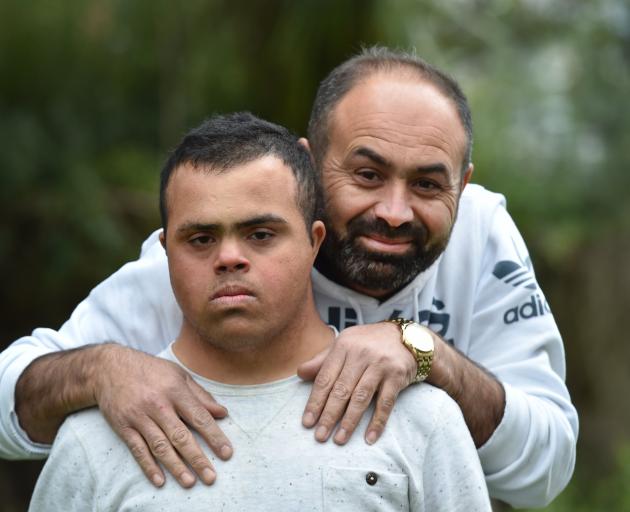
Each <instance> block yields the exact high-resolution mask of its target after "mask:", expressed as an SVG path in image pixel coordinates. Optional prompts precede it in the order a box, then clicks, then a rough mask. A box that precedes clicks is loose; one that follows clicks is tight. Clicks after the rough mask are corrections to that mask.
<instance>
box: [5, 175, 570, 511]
mask: <svg viewBox="0 0 630 512" xmlns="http://www.w3.org/2000/svg"><path fill="white" fill-rule="evenodd" d="M158 235H159V232H157V231H156V232H155V233H153V234H152V235H151V236H150V237H149V238H148V239H147V240H146V241H145V243H144V244H143V246H142V252H141V257H140V259H138V260H137V261H134V262H131V263H128V264H126V265H125V266H123V267H122V268H121V269H120V270H119V271H117V272H116V273H115V274H113V275H112V276H110V277H109V278H108V279H107V280H105V281H104V282H103V283H101V284H100V285H98V286H97V287H96V288H94V290H92V292H91V293H90V295H89V296H88V298H87V299H85V300H84V301H83V302H81V304H79V305H78V306H77V308H76V309H75V311H74V312H73V314H72V316H71V317H70V319H69V320H68V321H67V322H66V323H65V324H64V325H63V326H62V327H61V329H60V330H59V331H54V330H52V329H36V330H35V331H34V332H33V334H32V335H31V336H26V337H24V338H21V339H19V340H17V341H16V342H15V343H14V344H13V345H11V346H10V347H8V348H7V349H6V350H5V351H4V352H3V353H2V354H0V456H2V457H5V458H27V457H31V458H35V457H43V456H45V455H46V454H47V453H48V450H49V447H48V446H43V445H37V444H36V443H32V442H31V441H30V440H29V439H28V437H27V436H26V435H25V433H24V432H23V431H22V429H20V427H19V424H18V421H17V416H16V414H15V410H14V393H15V384H16V382H17V379H18V377H19V376H20V374H21V372H22V371H23V369H24V368H25V367H26V366H27V365H28V364H29V363H30V362H31V361H32V360H33V359H35V358H36V357H38V356H40V355H43V354H46V353H48V352H51V351H54V350H59V349H68V348H75V347H78V346H81V345H84V344H87V343H101V342H104V341H111V340H114V341H116V342H118V343H121V344H125V345H128V346H130V347H132V348H139V349H141V350H144V351H146V352H149V353H153V354H157V353H159V352H160V351H162V350H163V349H164V348H165V347H166V346H167V345H168V343H169V342H170V340H172V339H174V338H175V337H176V336H177V334H178V332H179V328H180V326H181V319H182V317H181V311H180V310H179V308H178V306H177V303H176V301H175V298H174V296H173V292H172V290H171V287H170V282H169V275H168V267H167V261H166V256H165V254H164V250H163V249H162V247H161V245H160V243H159V239H158ZM313 289H314V294H315V301H316V304H317V307H318V310H319V312H320V315H321V316H322V319H323V320H324V321H325V322H326V323H328V324H331V325H335V326H337V327H339V328H344V327H346V326H349V325H353V324H356V323H364V322H376V321H380V320H384V319H386V318H391V317H396V316H402V317H406V318H414V319H416V320H418V321H420V322H421V323H423V324H425V325H428V326H429V327H430V328H431V329H433V330H434V331H435V332H437V333H438V334H440V335H441V336H442V337H443V338H444V339H446V340H447V341H449V342H450V343H452V344H453V345H454V346H455V347H457V348H458V349H459V350H460V351H462V352H463V353H464V354H466V355H467V356H468V357H470V358H471V359H473V360H474V361H476V362H477V363H479V364H481V365H482V366H484V367H485V368H486V369H488V370H489V371H490V372H492V373H493V374H494V375H496V377H497V378H498V379H499V380H500V381H501V382H502V383H503V385H504V387H505V391H506V406H505V414H504V417H503V419H502V421H501V423H500V424H499V426H498V428H497V429H496V431H495V432H494V434H493V435H492V436H491V438H490V439H489V440H488V441H487V442H486V443H485V444H484V446H482V447H481V448H480V449H479V450H478V454H479V457H480V459H481V464H482V467H483V469H484V473H485V475H486V482H487V484H488V488H489V490H490V495H491V496H492V497H495V498H498V499H501V500H503V501H505V502H507V503H509V504H511V505H513V506H515V507H540V506H544V505H545V504H546V503H548V502H549V501H550V500H551V499H553V498H554V497H555V496H556V495H557V494H558V493H559V492H560V491H561V490H562V489H563V488H564V487H565V486H566V484H567V483H568V481H569V479H570V478H571V475H572V473H573V468H574V465H575V448H576V441H577V432H578V419H577V413H576V410H575V408H574V407H573V405H572V403H571V400H570V397H569V393H568V391H567V388H566V385H565V382H564V379H565V360H564V348H563V345H562V339H561V337H560V333H559V332H558V329H557V327H556V324H555V321H554V319H553V316H552V314H551V312H550V309H549V305H548V304H547V302H546V300H545V297H544V295H543V293H542V291H541V290H540V288H539V286H538V283H537V282H536V278H535V276H534V272H533V268H532V265H531V261H530V258H529V255H528V252H527V248H526V246H525V243H524V242H523V240H522V237H521V236H520V234H519V232H518V230H517V228H516V226H515V225H514V222H513V221H512V219H511V218H510V216H509V214H508V213H507V211H506V209H505V199H504V198H503V196H501V195H499V194H494V193H492V192H489V191H487V190H485V189H484V188H482V187H480V186H478V185H467V186H466V188H465V189H464V192H463V194H462V197H461V200H460V204H459V211H458V216H457V220H456V222H455V225H454V228H453V232H452V235H451V239H450V241H449V244H448V247H447V248H446V251H445V252H444V254H443V255H442V256H441V257H440V258H439V259H438V261H437V262H436V263H435V264H434V265H433V266H432V267H431V268H430V269H428V270H427V271H426V272H423V273H422V274H420V275H418V277H417V278H416V279H415V280H414V281H413V282H412V283H410V284H409V285H408V286H406V287H405V288H404V289H403V290H401V291H400V292H399V293H397V294H396V295H394V296H393V297H391V298H390V299H388V300H387V301H385V302H383V303H379V302H378V301H377V300H376V299H374V298H372V297H368V296H365V295H361V294H359V293H356V292H354V291H352V290H349V289H347V288H344V287H342V286H339V285H338V284H336V283H333V282H331V281H330V280H328V279H326V278H325V277H324V276H322V275H321V274H319V273H318V272H317V271H315V270H314V271H313ZM299 416H300V414H298V417H299Z"/></svg>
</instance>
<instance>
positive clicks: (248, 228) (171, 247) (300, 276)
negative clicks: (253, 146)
mask: <svg viewBox="0 0 630 512" xmlns="http://www.w3.org/2000/svg"><path fill="white" fill-rule="evenodd" d="M166 193H167V195H166V199H167V209H168V229H167V233H166V238H165V241H166V244H165V245H166V252H167V255H168V264H169V271H170V275H171V284H172V286H173V290H174V292H175V297H176V298H177V301H178V303H179V305H180V307H181V309H182V312H183V314H184V328H185V329H186V328H188V329H189V331H190V332H192V333H193V334H196V335H197V336H198V337H199V338H200V339H202V340H203V341H204V342H209V343H211V344H212V345H214V346H215V347H217V348H220V349H223V350H230V351H238V350H244V349H252V348H256V347H260V346H261V345H262V344H264V343H265V341H266V340H270V339H272V338H273V337H275V336H276V335H278V334H279V333H281V332H283V330H284V329H287V328H289V326H290V325H292V322H295V321H299V318H300V314H301V312H302V310H303V309H304V307H303V306H304V304H305V303H306V301H307V298H308V297H309V294H310V269H311V266H312V263H313V260H314V258H315V254H316V252H317V249H318V247H319V244H320V242H321V239H322V238H323V236H324V228H323V224H322V223H321V222H319V221H318V222H316V223H314V225H313V227H312V229H311V227H309V231H311V232H312V234H313V237H314V242H313V243H311V240H310V238H309V232H307V230H306V229H305V226H304V219H303V217H302V213H301V212H300V210H299V209H298V207H297V205H296V202H295V194H296V182H295V178H294V177H293V174H292V173H291V171H290V169H289V168H288V167H287V166H286V165H285V164H284V163H283V162H282V161H281V160H279V159H278V158H276V157H274V156H266V157H263V158H260V159H257V160H254V161H252V162H249V163H246V164H243V165H238V166H236V167H234V168H232V169H229V170H227V171H225V172H223V173H216V172H215V171H210V172H206V171H205V170H201V169H194V168H192V167H191V166H190V165H184V166H182V167H179V168H178V169H176V170H175V171H174V173H173V175H172V176H171V179H170V182H169V185H168V189H167V192H166Z"/></svg>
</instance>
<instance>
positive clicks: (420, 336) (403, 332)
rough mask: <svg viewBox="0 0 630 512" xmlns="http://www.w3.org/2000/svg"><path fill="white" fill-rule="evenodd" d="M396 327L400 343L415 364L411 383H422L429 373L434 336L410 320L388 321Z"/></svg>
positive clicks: (395, 319) (397, 319)
mask: <svg viewBox="0 0 630 512" xmlns="http://www.w3.org/2000/svg"><path fill="white" fill-rule="evenodd" d="M389 322H391V323H392V324H394V325H396V326H397V327H398V330H399V333H400V341H401V343H402V345H403V346H404V347H405V348H406V349H407V350H408V351H409V353H410V354H411V355H412V357H413V359H414V361H415V363H416V371H415V373H414V375H413V378H412V380H411V382H412V383H417V382H422V381H424V380H426V378H427V377H428V376H429V374H430V373H431V367H432V364H433V356H434V349H435V346H434V345H435V344H434V339H433V338H434V335H433V333H432V332H431V330H430V329H428V328H427V327H425V326H423V325H420V324H418V323H416V322H414V321H411V320H405V319H403V318H394V319H391V320H389Z"/></svg>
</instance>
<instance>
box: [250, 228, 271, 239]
mask: <svg viewBox="0 0 630 512" xmlns="http://www.w3.org/2000/svg"><path fill="white" fill-rule="evenodd" d="M274 236H275V235H274V233H272V232H271V231H268V230H266V229H257V230H256V231H254V232H252V233H251V234H250V235H249V239H250V240H253V241H255V242H265V241H267V240H270V239H272V238H273V237H274Z"/></svg>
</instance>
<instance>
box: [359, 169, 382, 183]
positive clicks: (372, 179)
mask: <svg viewBox="0 0 630 512" xmlns="http://www.w3.org/2000/svg"><path fill="white" fill-rule="evenodd" d="M356 176H357V177H358V178H359V180H360V181H362V182H363V183H367V184H370V185H372V184H377V183H379V182H380V181H381V176H380V174H379V173H378V172H376V171H375V170H374V169H368V168H363V169H359V170H358V171H356Z"/></svg>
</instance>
